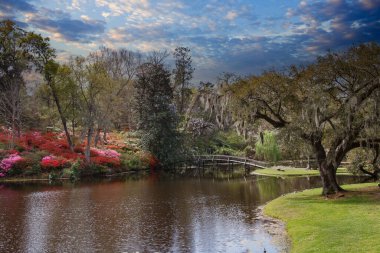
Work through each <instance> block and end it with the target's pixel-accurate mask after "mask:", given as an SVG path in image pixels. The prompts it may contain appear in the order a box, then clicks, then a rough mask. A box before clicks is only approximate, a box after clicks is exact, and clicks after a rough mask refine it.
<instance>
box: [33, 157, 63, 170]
mask: <svg viewBox="0 0 380 253" xmlns="http://www.w3.org/2000/svg"><path fill="white" fill-rule="evenodd" d="M65 163H67V160H65V159H63V158H59V157H55V156H52V155H48V156H45V157H43V158H42V160H41V163H40V164H41V167H42V168H44V169H49V168H50V169H55V168H61V167H62V166H63V165H65Z"/></svg>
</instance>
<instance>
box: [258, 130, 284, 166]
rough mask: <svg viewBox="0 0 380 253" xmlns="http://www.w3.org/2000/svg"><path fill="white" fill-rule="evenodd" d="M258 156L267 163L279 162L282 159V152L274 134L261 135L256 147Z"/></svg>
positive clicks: (267, 132)
mask: <svg viewBox="0 0 380 253" xmlns="http://www.w3.org/2000/svg"><path fill="white" fill-rule="evenodd" d="M255 150H256V155H257V156H259V157H261V158H263V159H264V160H266V161H270V162H277V161H278V160H280V159H281V152H280V149H279V147H278V144H277V141H276V135H275V134H274V132H271V131H265V132H264V133H261V134H260V137H259V138H258V140H257V141H256V145H255Z"/></svg>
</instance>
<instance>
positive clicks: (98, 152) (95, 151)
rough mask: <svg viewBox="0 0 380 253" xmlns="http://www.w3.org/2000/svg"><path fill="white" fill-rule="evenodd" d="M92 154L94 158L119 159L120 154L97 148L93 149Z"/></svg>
mask: <svg viewBox="0 0 380 253" xmlns="http://www.w3.org/2000/svg"><path fill="white" fill-rule="evenodd" d="M91 154H92V156H102V157H108V158H119V157H120V153H118V152H117V151H115V150H112V149H97V148H91Z"/></svg>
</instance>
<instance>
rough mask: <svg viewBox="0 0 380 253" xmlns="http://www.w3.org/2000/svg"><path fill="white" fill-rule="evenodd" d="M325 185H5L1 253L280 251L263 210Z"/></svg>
mask: <svg viewBox="0 0 380 253" xmlns="http://www.w3.org/2000/svg"><path fill="white" fill-rule="evenodd" d="M340 180H341V182H342V183H344V182H347V183H349V182H354V181H357V180H358V179H354V178H352V177H340ZM319 185H320V180H319V177H309V178H288V179H281V178H268V177H263V176H257V177H253V178H250V179H248V180H246V181H245V180H241V179H239V180H214V179H201V178H198V179H194V178H193V179H188V178H187V179H186V178H176V179H171V178H157V177H151V178H144V179H139V180H129V179H124V180H109V181H107V182H105V181H101V182H96V183H94V182H88V183H78V184H70V183H63V184H62V185H59V186H51V185H48V184H41V183H38V184H36V183H25V184H3V185H2V186H0V224H1V226H0V234H1V235H2V236H1V237H0V252H135V251H139V252H245V251H247V250H250V251H251V252H263V249H264V248H266V250H267V252H279V250H280V249H279V248H278V247H277V246H276V245H274V244H273V243H272V242H271V236H270V235H269V234H266V233H265V232H263V231H262V230H261V229H260V223H258V222H257V221H255V217H256V215H257V213H256V212H257V209H256V208H257V207H258V206H259V205H261V204H263V203H265V202H267V201H269V200H271V199H273V198H276V197H277V196H279V195H281V194H284V193H287V192H290V191H294V190H301V189H306V188H312V187H316V186H319Z"/></svg>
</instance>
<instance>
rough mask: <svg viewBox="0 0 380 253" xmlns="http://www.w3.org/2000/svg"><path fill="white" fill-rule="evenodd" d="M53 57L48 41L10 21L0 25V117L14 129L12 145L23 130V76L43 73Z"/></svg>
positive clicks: (2, 22)
mask: <svg viewBox="0 0 380 253" xmlns="http://www.w3.org/2000/svg"><path fill="white" fill-rule="evenodd" d="M45 57H47V58H45ZM53 57H54V50H52V49H51V48H50V46H49V39H48V38H43V37H41V35H38V34H35V33H33V32H26V31H25V30H23V29H21V28H19V27H17V26H16V24H15V23H14V22H12V21H10V20H5V21H1V22H0V105H1V106H0V115H1V116H2V120H3V121H4V123H5V125H6V126H8V127H9V128H11V130H12V138H11V146H13V143H14V138H15V136H20V131H21V114H22V102H23V101H22V99H21V96H22V91H23V90H24V89H25V80H24V77H23V74H25V73H26V72H27V71H32V70H37V71H43V69H44V66H45V64H46V59H51V58H53Z"/></svg>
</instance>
